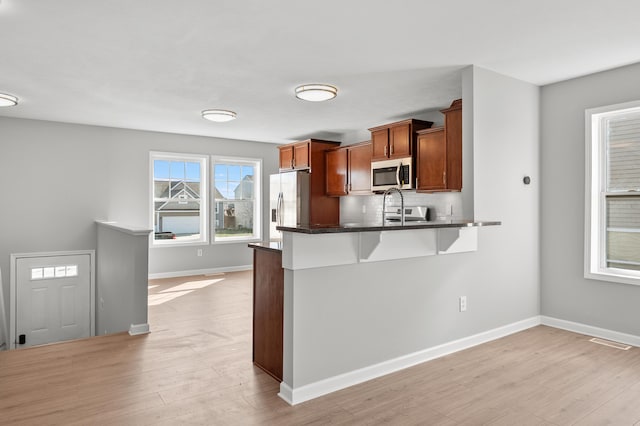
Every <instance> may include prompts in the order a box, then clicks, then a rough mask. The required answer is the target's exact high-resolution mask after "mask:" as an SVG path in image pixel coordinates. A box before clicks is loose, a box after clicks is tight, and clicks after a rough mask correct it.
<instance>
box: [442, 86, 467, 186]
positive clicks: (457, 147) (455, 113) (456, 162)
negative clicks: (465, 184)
mask: <svg viewBox="0 0 640 426" xmlns="http://www.w3.org/2000/svg"><path fill="white" fill-rule="evenodd" d="M441 112H442V113H443V114H444V134H445V138H446V140H447V189H448V190H450V191H461V190H462V99H456V100H455V101H453V102H452V103H451V106H450V107H449V108H447V109H443V110H442V111H441Z"/></svg>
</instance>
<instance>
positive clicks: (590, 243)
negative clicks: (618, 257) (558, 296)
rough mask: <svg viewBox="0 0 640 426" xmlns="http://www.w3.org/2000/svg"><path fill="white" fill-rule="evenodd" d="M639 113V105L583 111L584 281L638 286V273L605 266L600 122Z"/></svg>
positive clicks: (604, 185)
mask: <svg viewBox="0 0 640 426" xmlns="http://www.w3.org/2000/svg"><path fill="white" fill-rule="evenodd" d="M630 112H640V101H633V102H625V103H620V104H615V105H608V106H603V107H598V108H590V109H587V110H586V111H585V244H584V250H585V253H584V277H585V278H587V279H595V280H601V281H609V282H616V283H622V284H632V285H640V271H635V270H628V269H619V268H612V267H609V266H607V259H606V253H607V251H606V243H607V238H606V233H607V216H606V213H607V212H606V203H607V195H609V194H608V193H607V192H606V189H607V150H606V143H605V140H606V139H605V135H604V127H605V126H603V122H604V120H605V119H606V118H607V117H611V116H614V115H618V114H623V113H630Z"/></svg>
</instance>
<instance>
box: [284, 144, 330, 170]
mask: <svg viewBox="0 0 640 426" xmlns="http://www.w3.org/2000/svg"><path fill="white" fill-rule="evenodd" d="M336 145H340V142H332V141H321V140H318V139H308V140H306V141H302V142H295V143H292V144H288V145H282V146H279V147H278V149H279V150H280V170H282V171H284V170H304V169H309V168H311V165H312V157H313V152H315V151H318V150H320V151H324V150H325V149H328V148H332V147H334V146H336Z"/></svg>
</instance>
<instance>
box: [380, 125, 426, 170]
mask: <svg viewBox="0 0 640 426" xmlns="http://www.w3.org/2000/svg"><path fill="white" fill-rule="evenodd" d="M432 125H433V123H432V122H431V121H424V120H416V119H408V120H403V121H398V122H395V123H390V124H385V125H383V126H378V127H373V128H371V129H369V131H370V132H371V143H372V158H371V159H372V160H373V161H378V160H387V159H390V158H406V157H411V156H412V155H413V153H414V151H415V145H416V142H417V138H418V135H417V132H418V131H419V130H422V129H428V128H430V127H431V126H432Z"/></svg>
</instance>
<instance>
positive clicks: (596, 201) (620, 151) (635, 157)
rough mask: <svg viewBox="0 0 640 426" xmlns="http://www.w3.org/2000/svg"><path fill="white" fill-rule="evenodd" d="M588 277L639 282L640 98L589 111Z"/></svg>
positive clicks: (587, 179) (631, 282)
mask: <svg viewBox="0 0 640 426" xmlns="http://www.w3.org/2000/svg"><path fill="white" fill-rule="evenodd" d="M585 177H586V191H585V194H586V197H585V218H586V220H585V245H586V247H585V277H586V278H594V279H599V280H607V281H614V282H623V283H627V284H640V101H638V102H629V103H626V104H620V105H611V106H606V107H601V108H594V109H590V110H587V111H586V176H585Z"/></svg>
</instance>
